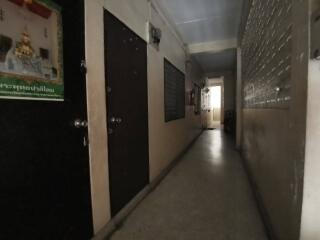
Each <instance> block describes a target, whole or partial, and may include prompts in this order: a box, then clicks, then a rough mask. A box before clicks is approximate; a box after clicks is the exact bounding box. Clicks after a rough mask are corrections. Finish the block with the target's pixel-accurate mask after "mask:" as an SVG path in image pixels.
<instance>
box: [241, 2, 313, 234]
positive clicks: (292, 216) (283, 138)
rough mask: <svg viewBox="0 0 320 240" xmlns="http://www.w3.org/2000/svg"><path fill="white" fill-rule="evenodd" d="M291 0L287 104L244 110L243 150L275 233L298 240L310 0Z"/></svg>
mask: <svg viewBox="0 0 320 240" xmlns="http://www.w3.org/2000/svg"><path fill="white" fill-rule="evenodd" d="M254 2H255V1H254ZM288 2H290V3H292V16H294V18H292V46H291V47H290V50H289V51H291V52H290V55H291V59H292V61H291V69H290V71H291V78H290V79H289V80H290V85H291V88H290V95H291V100H290V103H289V107H288V108H284V109H282V108H246V109H244V110H243V138H242V142H243V144H242V152H243V156H244V158H245V160H246V163H247V166H248V168H249V171H250V173H251V176H252V178H253V180H254V182H255V185H256V189H257V192H258V193H259V198H260V200H261V202H262V204H263V206H264V208H265V210H266V211H265V217H266V220H267V222H268V223H269V227H271V228H270V229H271V230H272V233H273V235H274V237H275V238H276V239H281V240H298V239H299V236H300V222H301V206H302V192H303V191H302V190H303V172H304V153H305V134H306V133H305V129H306V117H305V116H306V99H307V83H308V77H307V76H308V58H309V51H308V41H309V31H308V1H300V0H290V1H288ZM256 4H257V3H256ZM287 7H288V5H286V8H287ZM262 15H263V14H260V16H262ZM265 16H268V14H266V15H265ZM250 31H252V30H250ZM242 50H243V49H242ZM242 52H243V51H242ZM256 54H257V53H256ZM263 57H264V58H266V56H265V55H262V58H263ZM274 61H275V60H274ZM242 67H243V68H245V67H247V66H242ZM242 77H244V76H242ZM243 80H245V79H243ZM255 80H258V79H255ZM244 97H245V96H244ZM306 239H309V238H306Z"/></svg>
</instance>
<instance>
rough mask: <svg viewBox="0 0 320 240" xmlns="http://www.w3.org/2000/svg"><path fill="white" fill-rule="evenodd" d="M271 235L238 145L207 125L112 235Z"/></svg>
mask: <svg viewBox="0 0 320 240" xmlns="http://www.w3.org/2000/svg"><path fill="white" fill-rule="evenodd" d="M151 239H155V240H267V237H266V235H265V231H264V227H263V224H262V221H261V219H260V216H259V213H258V210H257V207H256V203H255V201H254V197H253V193H252V191H251V189H250V185H249V182H248V179H247V176H246V173H245V171H244V168H243V166H242V164H241V159H240V156H239V154H238V152H237V151H235V150H234V145H233V143H232V141H231V139H229V138H228V137H226V136H225V135H224V133H223V132H222V131H220V130H214V131H205V132H204V133H203V134H202V135H201V136H200V137H199V139H198V140H197V142H196V143H195V144H194V145H193V146H192V148H191V149H190V150H189V151H188V152H187V153H186V155H184V157H183V159H182V160H181V162H179V164H178V165H177V166H176V167H175V168H174V169H173V170H172V171H171V172H170V173H169V174H168V176H167V177H166V178H165V179H164V180H163V181H162V182H161V183H160V185H159V186H158V187H157V188H156V189H155V190H154V191H153V192H152V193H151V194H150V195H148V196H147V197H146V198H145V199H144V200H143V201H142V203H141V204H140V205H139V206H138V207H137V208H136V209H135V210H134V211H133V212H132V213H131V214H130V215H129V216H128V218H127V219H126V220H125V221H124V222H123V224H122V225H121V227H120V228H118V230H117V231H115V232H114V234H113V235H112V236H111V237H110V240H151Z"/></svg>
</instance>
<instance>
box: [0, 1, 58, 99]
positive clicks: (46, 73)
mask: <svg viewBox="0 0 320 240" xmlns="http://www.w3.org/2000/svg"><path fill="white" fill-rule="evenodd" d="M62 55H63V49H62V19H61V9H60V8H59V6H58V5H56V4H55V3H53V2H51V1H50V0H0V98H6V99H27V100H28V99H29V100H30V99H33V100H53V101H63V99H64V84H63V56H62Z"/></svg>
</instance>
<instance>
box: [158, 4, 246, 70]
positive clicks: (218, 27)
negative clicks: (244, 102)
mask: <svg viewBox="0 0 320 240" xmlns="http://www.w3.org/2000/svg"><path fill="white" fill-rule="evenodd" d="M155 1H157V3H158V5H159V7H160V8H161V10H162V11H163V12H164V14H165V15H166V16H167V17H168V19H169V21H170V22H171V23H172V24H173V26H174V27H175V29H176V30H177V32H178V33H179V34H180V36H181V37H182V40H183V41H184V42H185V43H186V44H187V45H191V44H198V43H208V42H215V41H220V42H221V41H223V40H230V39H236V38H237V35H238V31H239V26H240V19H241V12H242V11H241V10H242V2H243V0H155ZM231 52H232V51H221V52H219V53H216V52H210V51H209V52H207V53H199V54H197V53H196V54H195V58H196V59H197V60H198V62H199V63H200V64H201V65H202V67H203V68H204V71H206V70H208V69H209V70H211V69H218V68H221V67H222V68H228V67H230V68H233V67H234V63H235V60H236V56H235V54H231ZM210 55H213V56H210ZM231 58H233V61H231ZM210 60H214V61H212V62H211V63H210V62H207V61H210ZM223 70H225V69H223Z"/></svg>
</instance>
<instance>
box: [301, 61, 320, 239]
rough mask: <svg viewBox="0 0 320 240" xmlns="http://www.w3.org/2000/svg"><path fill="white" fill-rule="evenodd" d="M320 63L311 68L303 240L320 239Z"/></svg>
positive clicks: (317, 62) (311, 65)
mask: <svg viewBox="0 0 320 240" xmlns="http://www.w3.org/2000/svg"><path fill="white" fill-rule="evenodd" d="M319 76H320V62H319V61H311V63H310V66H309V82H308V83H309V86H308V107H307V108H308V113H307V137H306V158H305V170H304V190H303V191H304V193H303V204H302V220H301V238H300V239H301V240H318V239H319V238H320V227H319V226H320V206H319V204H320V161H319V159H320V157H319V156H320V148H319V143H320V113H319V109H320V81H319Z"/></svg>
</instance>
